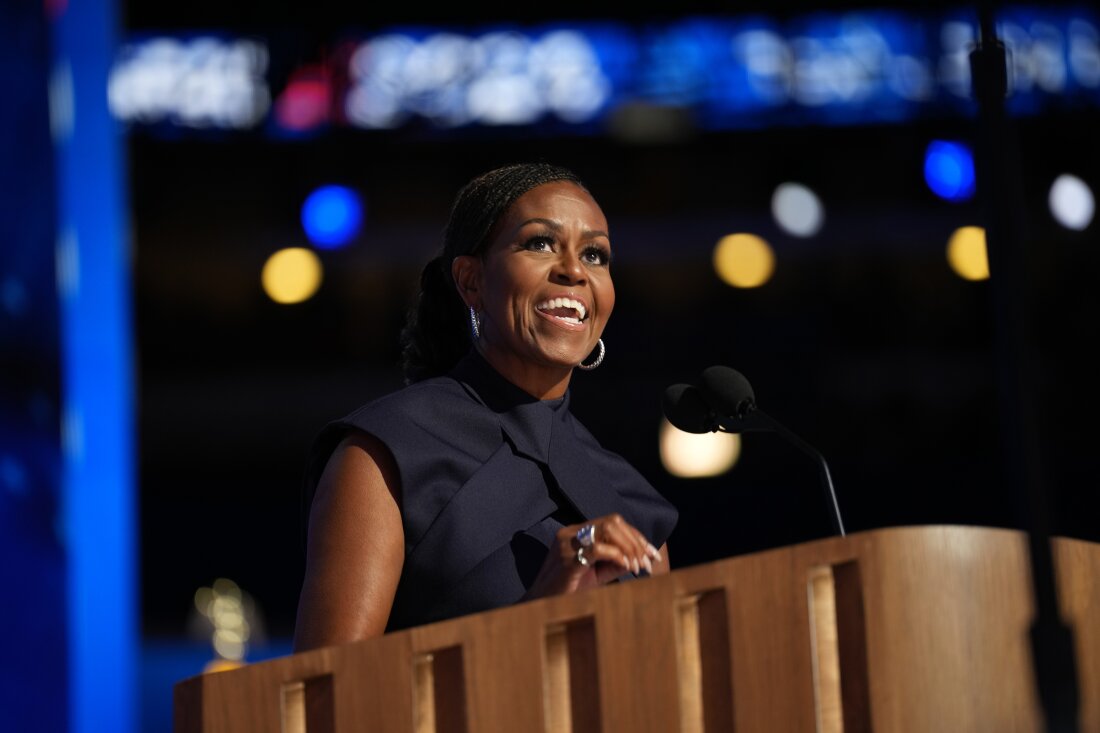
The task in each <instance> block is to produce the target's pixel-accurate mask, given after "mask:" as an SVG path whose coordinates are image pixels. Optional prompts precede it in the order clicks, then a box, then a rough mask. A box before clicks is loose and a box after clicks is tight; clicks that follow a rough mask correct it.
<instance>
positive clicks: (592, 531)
mask: <svg viewBox="0 0 1100 733" xmlns="http://www.w3.org/2000/svg"><path fill="white" fill-rule="evenodd" d="M577 542H579V543H580V545H581V547H592V546H593V545H595V544H596V525H594V524H586V525H584V526H583V527H581V528H580V529H578V530H577Z"/></svg>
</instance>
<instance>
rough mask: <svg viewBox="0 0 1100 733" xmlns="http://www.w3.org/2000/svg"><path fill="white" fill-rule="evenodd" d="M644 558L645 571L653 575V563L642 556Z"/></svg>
mask: <svg viewBox="0 0 1100 733" xmlns="http://www.w3.org/2000/svg"><path fill="white" fill-rule="evenodd" d="M643 559H644V560H645V571H646V572H647V573H649V574H650V575H653V563H651V562H650V561H649V558H648V557H647V558H643Z"/></svg>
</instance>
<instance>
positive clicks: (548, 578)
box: [525, 513, 663, 599]
mask: <svg viewBox="0 0 1100 733" xmlns="http://www.w3.org/2000/svg"><path fill="white" fill-rule="evenodd" d="M662 559H663V558H662V556H661V553H660V551H659V550H658V549H657V548H656V547H654V546H653V544H652V543H651V542H649V540H647V539H646V538H645V536H644V535H643V534H642V533H641V532H639V531H638V530H637V529H636V528H635V527H634V526H632V525H631V524H630V523H629V522H627V521H626V519H624V518H623V516H622V515H621V514H617V513H616V514H608V515H606V516H603V517H600V518H598V519H593V520H591V521H589V522H583V523H581V524H571V525H568V526H565V527H562V528H561V529H560V530H558V533H557V535H556V537H555V541H554V544H553V545H552V546H551V547H550V552H549V553H548V554H547V556H546V560H545V561H544V562H543V564H542V567H541V568H540V569H539V574H538V576H536V578H535V582H534V583H532V585H531V588H530V589H529V590H528V592H527V594H526V596H525V597H526V598H528V599H532V598H541V597H545V596H552V595H559V594H562V593H573V592H575V591H578V590H584V589H586V588H594V587H596V586H600V585H606V584H607V583H610V582H611V581H612V580H615V579H616V578H618V577H620V576H622V575H623V574H624V573H633V574H634V575H640V574H641V573H642V572H643V571H644V572H645V573H647V574H650V573H652V572H653V563H661V562H662Z"/></svg>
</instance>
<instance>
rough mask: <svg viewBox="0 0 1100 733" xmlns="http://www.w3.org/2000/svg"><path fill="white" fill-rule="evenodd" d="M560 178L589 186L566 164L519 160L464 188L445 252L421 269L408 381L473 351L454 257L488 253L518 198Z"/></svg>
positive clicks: (406, 351) (407, 332)
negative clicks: (495, 231)
mask: <svg viewBox="0 0 1100 733" xmlns="http://www.w3.org/2000/svg"><path fill="white" fill-rule="evenodd" d="M555 181H569V182H571V183H574V184H576V185H577V186H580V187H581V188H585V186H584V184H583V183H582V182H581V180H580V178H578V177H577V175H576V174H575V173H573V172H572V171H570V170H569V169H567V168H562V167H560V166H556V165H550V164H549V163H520V164H516V165H509V166H504V167H503V168H496V169H494V170H491V171H488V172H486V173H482V174H481V175H479V176H477V177H476V178H474V179H473V180H471V181H469V182H468V183H467V184H466V185H465V186H463V187H462V188H461V189H460V190H459V192H458V195H457V196H456V197H455V200H454V204H453V205H452V207H451V215H450V219H449V220H448V221H447V226H446V228H445V229H444V230H443V247H442V251H441V252H440V254H439V255H437V256H436V257H434V258H433V259H432V260H430V261H429V262H428V264H427V265H425V266H424V270H423V271H422V272H421V273H420V292H419V294H418V295H417V297H416V303H415V304H414V306H413V307H412V309H411V310H410V311H409V314H408V317H407V319H406V321H405V328H404V329H403V330H402V332H401V344H402V361H403V368H404V372H405V381H406V382H409V383H412V382H419V381H420V380H422V379H427V378H429V377H434V376H438V375H440V374H445V373H447V372H448V371H450V370H451V368H452V367H453V366H454V365H455V364H457V363H458V361H459V359H461V358H462V357H463V356H464V355H465V354H466V352H467V351H469V349H470V322H469V315H468V312H467V310H466V305H465V303H463V301H462V298H461V297H459V295H458V291H457V290H456V289H455V283H454V278H453V277H452V276H451V263H452V262H454V259H455V257H458V256H460V255H474V256H477V257H484V255H485V252H486V250H487V249H488V247H489V237H490V236H491V233H492V231H493V227H494V226H495V225H496V223H497V221H499V220H500V218H501V217H502V216H504V214H505V212H507V211H508V208H509V207H510V206H511V205H512V204H513V203H515V201H516V199H518V198H519V197H520V196H522V195H523V194H525V193H527V192H528V191H530V190H531V189H533V188H536V187H538V186H541V185H543V184H545V183H553V182H555ZM585 190H587V189H585Z"/></svg>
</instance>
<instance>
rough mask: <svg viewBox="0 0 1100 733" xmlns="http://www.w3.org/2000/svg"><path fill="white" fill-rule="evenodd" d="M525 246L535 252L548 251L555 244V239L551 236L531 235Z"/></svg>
mask: <svg viewBox="0 0 1100 733" xmlns="http://www.w3.org/2000/svg"><path fill="white" fill-rule="evenodd" d="M524 246H525V247H526V248H527V249H529V250H532V251H535V252H548V251H549V250H550V249H551V248H552V247H553V246H554V241H553V240H552V239H550V237H531V238H530V239H528V240H527V243H526V244H525V245H524Z"/></svg>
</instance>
